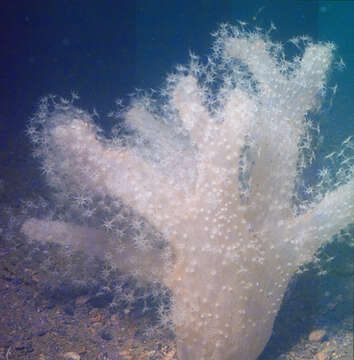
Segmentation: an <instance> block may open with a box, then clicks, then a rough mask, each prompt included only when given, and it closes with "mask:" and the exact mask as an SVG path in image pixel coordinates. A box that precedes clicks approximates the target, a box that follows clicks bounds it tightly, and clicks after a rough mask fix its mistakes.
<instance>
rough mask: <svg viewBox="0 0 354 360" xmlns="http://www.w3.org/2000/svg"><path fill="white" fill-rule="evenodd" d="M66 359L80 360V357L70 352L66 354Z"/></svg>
mask: <svg viewBox="0 0 354 360" xmlns="http://www.w3.org/2000/svg"><path fill="white" fill-rule="evenodd" d="M64 359H67V360H80V355H79V354H78V353H76V352H73V351H70V352H67V353H65V354H64Z"/></svg>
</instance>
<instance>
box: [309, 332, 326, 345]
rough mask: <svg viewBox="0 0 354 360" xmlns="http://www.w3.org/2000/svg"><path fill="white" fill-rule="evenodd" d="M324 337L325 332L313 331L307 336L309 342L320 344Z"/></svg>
mask: <svg viewBox="0 0 354 360" xmlns="http://www.w3.org/2000/svg"><path fill="white" fill-rule="evenodd" d="M325 336H326V331H325V330H314V331H312V332H311V333H310V335H309V341H311V342H320V341H322V340H323V339H324V338H325Z"/></svg>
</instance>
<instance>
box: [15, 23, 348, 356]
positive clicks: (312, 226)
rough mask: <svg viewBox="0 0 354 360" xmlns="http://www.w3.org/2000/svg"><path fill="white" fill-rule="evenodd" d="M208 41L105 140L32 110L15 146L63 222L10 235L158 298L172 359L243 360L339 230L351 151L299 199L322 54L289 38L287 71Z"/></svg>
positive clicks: (74, 122) (231, 39)
mask: <svg viewBox="0 0 354 360" xmlns="http://www.w3.org/2000/svg"><path fill="white" fill-rule="evenodd" d="M213 36H214V37H215V41H214V43H213V48H212V54H211V56H210V57H209V58H208V59H207V60H206V61H204V62H202V61H201V60H200V59H199V58H198V57H197V56H195V55H194V54H191V58H190V63H189V65H188V66H179V67H177V69H176V71H175V72H174V73H173V74H170V75H169V76H168V78H167V85H166V87H165V88H163V89H162V90H161V92H160V93H159V94H158V96H156V95H146V94H140V95H139V94H138V95H137V96H136V97H135V98H134V100H133V101H132V104H131V105H130V106H129V107H128V108H126V109H124V110H122V111H121V112H120V113H119V111H117V112H114V113H113V114H111V115H113V116H116V117H118V118H121V117H124V120H125V128H124V131H123V132H121V133H120V134H119V131H118V129H119V128H118V127H117V128H115V130H114V131H113V133H112V135H111V137H110V138H107V137H105V136H104V135H103V131H102V130H100V129H99V128H98V127H97V125H95V123H94V120H93V115H92V114H89V113H87V112H85V111H83V110H81V109H79V108H77V107H75V106H74V105H73V101H71V100H65V99H57V98H56V97H48V98H46V99H44V100H42V102H41V104H40V108H39V110H38V112H37V113H36V115H35V116H34V118H33V119H32V120H31V123H30V125H29V127H28V130H27V131H28V133H29V134H30V137H31V139H32V142H33V143H34V144H35V156H37V157H38V158H39V159H40V160H41V162H42V169H43V171H44V172H45V175H46V178H47V180H48V184H49V185H50V186H51V187H52V188H53V189H54V190H55V198H56V200H57V201H58V204H60V205H58V207H61V209H66V210H65V211H66V214H68V213H70V211H71V210H70V209H71V208H72V209H76V212H75V214H76V215H75V216H69V215H67V216H65V215H63V214H62V215H61V216H57V217H56V216H52V217H51V218H30V219H28V220H27V221H26V222H25V223H24V224H23V226H22V232H23V233H24V234H25V235H26V236H27V238H28V239H37V240H40V241H51V242H57V243H62V244H65V245H70V246H71V247H73V248H74V249H82V250H83V251H86V252H87V253H89V254H94V255H101V256H103V257H105V258H107V259H108V260H109V261H110V262H111V263H112V264H114V265H115V266H117V267H118V268H119V269H120V270H121V271H122V272H125V273H128V274H131V275H133V276H134V277H136V278H137V279H140V280H141V281H140V283H141V284H143V283H144V282H145V283H146V284H148V283H150V284H151V285H149V286H150V287H149V286H148V287H147V288H148V289H150V291H151V293H152V294H153V295H154V296H157V295H156V291H155V290H154V289H155V288H156V286H157V284H163V285H164V286H166V287H167V288H168V289H169V291H170V294H171V300H170V302H169V303H168V305H166V306H165V307H164V306H163V304H161V306H160V308H159V309H158V312H159V315H160V320H161V324H162V325H164V326H167V327H170V328H172V329H173V331H174V332H175V334H176V341H177V349H178V350H177V351H178V357H179V359H181V360H196V359H199V360H203V359H204V360H226V359H237V360H252V359H256V358H257V356H258V355H259V354H260V353H261V352H262V350H263V348H264V346H265V345H266V343H267V341H268V339H269V337H270V335H271V333H272V327H273V322H274V319H275V316H276V314H277V312H278V310H279V307H280V304H281V301H282V298H283V295H284V293H285V290H286V288H287V285H288V283H289V280H290V278H291V277H292V275H293V274H294V273H295V272H296V271H297V269H298V268H299V267H300V266H301V265H303V264H304V263H306V262H308V261H310V260H311V259H312V258H313V256H314V254H315V252H316V250H317V249H318V248H319V247H321V246H322V245H323V244H325V243H326V242H328V241H330V240H331V238H332V236H333V235H335V234H336V233H338V232H339V231H340V230H341V229H344V228H345V227H346V226H348V225H349V224H350V223H352V222H353V219H354V206H353V205H354V177H353V143H352V140H351V138H350V137H349V138H348V139H346V140H345V141H344V143H343V145H342V149H340V151H341V156H342V157H340V156H339V155H338V154H336V155H333V154H332V155H333V159H334V158H335V157H336V158H337V159H339V160H338V161H339V162H341V163H342V165H340V166H337V169H336V170H333V169H334V168H333V169H331V168H324V169H322V170H320V172H319V174H318V179H317V180H316V181H315V183H314V184H313V185H311V187H310V186H308V187H306V189H305V188H303V190H301V186H300V185H299V184H300V183H301V174H302V173H303V170H304V168H305V167H306V166H308V165H309V163H310V162H311V161H312V159H313V156H314V152H313V150H312V144H313V138H314V136H313V135H316V130H315V127H316V126H315V124H314V123H313V122H312V121H311V120H310V118H309V114H310V112H315V111H316V110H318V109H319V107H320V106H319V105H320V100H321V98H323V95H324V93H325V88H326V77H327V74H328V71H329V69H330V66H331V63H332V62H333V51H334V45H333V44H331V43H314V42H312V41H311V40H310V39H308V38H306V37H301V38H295V39H292V40H290V41H289V43H288V44H287V46H295V47H296V48H298V52H299V54H300V55H299V56H296V57H294V58H293V59H292V60H289V59H287V58H286V56H285V55H284V50H283V46H282V45H281V44H279V43H275V42H272V41H271V40H270V38H269V34H264V33H262V32H261V31H259V30H257V31H254V32H252V31H246V30H245V29H244V28H243V27H241V28H239V27H231V26H228V25H222V26H221V27H220V28H219V30H218V31H217V32H216V33H215V34H213ZM120 129H121V128H120ZM343 154H344V155H345V157H344V155H343ZM331 172H332V173H333V172H335V174H331ZM331 179H332V180H331ZM305 193H306V196H304V194H305ZM301 194H302V195H301ZM70 204H71V205H70ZM72 211H73V212H74V210H72ZM69 218H70V219H69ZM154 234H155V235H154ZM127 238H129V239H128V240H127ZM161 288H163V287H161V285H160V289H161ZM146 296H147V295H146ZM162 325H161V326H162Z"/></svg>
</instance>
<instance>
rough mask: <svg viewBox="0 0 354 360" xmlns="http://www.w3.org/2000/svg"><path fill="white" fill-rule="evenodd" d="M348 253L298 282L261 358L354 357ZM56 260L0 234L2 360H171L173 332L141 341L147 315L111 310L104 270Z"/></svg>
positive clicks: (54, 254)
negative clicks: (102, 274)
mask: <svg viewBox="0 0 354 360" xmlns="http://www.w3.org/2000/svg"><path fill="white" fill-rule="evenodd" d="M333 246H334V245H333ZM336 246H337V247H336V251H337V252H338V244H337V245H336ZM343 246H344V245H343ZM351 250H352V249H350V248H348V249H346V248H345V249H343V250H342V254H341V255H340V254H339V256H341V259H340V260H341V263H342V264H345V265H343V266H338V263H337V264H334V265H331V266H327V270H325V271H324V270H323V269H322V275H319V274H318V270H316V269H315V266H310V267H309V269H308V270H307V271H305V272H303V273H302V274H300V275H298V276H297V277H296V279H295V280H294V281H293V282H292V284H291V286H290V289H289V291H288V293H287V295H286V297H285V300H284V304H283V306H282V309H281V311H280V313H279V316H278V318H277V321H276V324H275V328H274V335H273V337H272V339H271V341H270V343H269V345H268V346H267V348H266V350H265V352H264V353H263V355H262V356H261V358H260V359H261V360H298V359H307V360H309V359H316V360H330V359H342V360H352V359H353V350H352V346H353V318H352V308H351V307H352V303H353V286H352V275H353V274H352V267H351V266H350V265H351V264H352V262H351V261H349V260H348V256H351V255H350V254H351ZM333 251H334V250H333ZM330 253H331V249H327V251H326V256H328V255H329V254H330ZM348 254H349V255H348ZM61 255H62V252H61V250H60V249H58V247H57V246H49V247H41V246H38V247H36V246H35V244H32V245H29V244H27V243H26V242H25V241H23V240H22V239H20V236H19V239H16V241H14V239H11V240H10V239H6V234H4V233H3V234H2V235H0V278H1V281H0V294H1V295H0V359H6V360H15V359H16V360H17V359H18V360H19V359H28V360H55V359H74V360H76V359H82V360H84V359H87V360H104V359H105V360H108V359H109V360H128V359H132V360H139V359H141V360H158V359H159V360H160V359H164V360H167V359H177V355H176V349H175V342H174V338H173V334H171V333H167V332H165V333H164V332H160V333H158V335H155V336H153V337H148V336H147V335H146V333H147V332H146V331H145V329H146V328H148V327H149V325H150V324H151V323H152V322H154V321H155V320H154V314H153V313H149V314H147V315H143V314H142V313H141V312H140V311H139V309H138V308H135V309H133V310H132V311H131V312H130V313H129V314H126V311H125V309H124V306H122V308H119V306H113V305H112V302H113V300H112V299H113V298H114V295H113V294H112V292H110V290H109V286H110V283H109V281H108V280H107V279H103V278H102V276H101V275H100V274H101V270H100V269H102V265H104V264H102V263H100V264H94V262H92V263H85V261H84V262H83V264H82V272H81V273H80V270H79V269H78V267H77V266H76V265H75V270H74V268H73V267H72V265H70V262H72V261H75V262H76V264H78V263H80V261H82V260H83V258H84V257H82V258H81V255H80V254H76V255H74V257H71V259H70V261H69V260H64V259H63V258H61ZM75 257H76V258H75ZM48 259H50V261H48ZM80 259H81V260H80ZM80 266H81V265H80ZM326 271H327V273H325V274H324V273H323V272H326ZM102 289H106V290H104V291H103V290H102ZM107 289H108V290H107ZM112 291H113V290H112ZM316 330H321V331H322V332H319V333H313V331H316ZM311 333H312V336H311V337H310V339H309V335H310V334H311ZM316 335H317V338H316ZM196 360H198V359H196Z"/></svg>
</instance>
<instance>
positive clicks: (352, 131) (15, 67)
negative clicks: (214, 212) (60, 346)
mask: <svg viewBox="0 0 354 360" xmlns="http://www.w3.org/2000/svg"><path fill="white" fill-rule="evenodd" d="M353 20H354V3H353V2H352V1H334V0H333V1H295V0H293V1H291V0H286V1H284V0H279V1H277V0H269V1H252V0H248V1H247V2H246V1H236V0H234V1H232V0H230V1H226V0H219V1H215V0H214V1H211V0H194V1H188V0H184V1H182V0H179V1H177V0H168V1H166V0H165V1H164V0H154V1H146V0H145V1H144V0H136V1H129V0H119V1H118V0H116V1H113V0H111V1H108V0H100V1H94V0H93V1H87V0H86V1H84V0H52V1H40V0H31V1H26V0H22V1H19V0H13V1H11V2H10V1H2V2H1V4H0V49H1V56H0V206H1V208H0V214H1V212H2V211H4V209H5V208H7V207H9V206H10V207H13V208H16V206H18V204H21V201H23V200H24V199H26V198H28V197H31V195H32V194H34V193H38V192H41V191H43V192H45V191H47V190H46V188H45V185H44V183H43V182H42V181H43V180H42V179H41V175H40V171H39V170H38V169H37V167H36V165H37V164H36V163H35V161H34V160H33V159H32V157H31V153H30V151H31V147H30V144H29V142H28V139H27V138H26V136H25V129H26V124H27V122H28V120H29V118H30V117H31V116H32V115H33V113H34V112H35V110H36V108H37V106H38V103H39V100H40V98H41V97H43V96H46V95H48V94H56V95H58V96H62V97H68V98H69V97H70V94H71V93H72V91H75V92H76V93H77V94H78V95H79V96H80V99H79V100H78V102H77V105H78V106H79V107H81V108H83V109H86V110H89V111H94V110H95V111H97V113H98V114H99V119H98V120H97V122H98V123H99V124H100V126H101V127H102V128H103V129H104V130H105V131H107V132H108V131H109V130H110V129H111V127H112V126H113V125H114V124H113V122H112V119H111V118H110V117H108V116H107V115H108V113H109V112H110V111H111V110H112V109H113V108H114V103H115V101H116V100H117V99H121V101H122V102H123V104H125V105H127V104H129V98H130V97H129V94H133V93H136V91H137V89H141V90H150V89H158V88H159V87H161V86H162V84H163V83H164V79H165V77H166V74H167V73H170V72H172V71H173V69H174V67H175V66H176V65H177V64H184V63H187V62H188V60H189V53H190V51H191V52H193V53H195V54H198V55H200V56H201V57H202V58H203V56H207V55H208V54H209V53H210V46H211V43H212V37H211V35H210V33H211V32H213V31H215V30H216V29H217V27H218V25H219V24H221V23H225V22H227V23H230V24H237V23H238V21H244V22H246V23H247V24H249V26H250V28H253V27H254V26H259V27H261V28H263V29H265V30H267V29H270V28H271V23H273V24H274V25H275V27H276V30H273V31H272V34H271V35H272V38H273V39H274V40H276V41H280V42H285V41H287V40H288V39H290V38H291V37H294V36H297V35H309V36H311V37H312V38H313V39H314V40H315V41H332V42H334V43H335V44H336V46H337V51H336V56H337V65H336V66H334V70H333V72H332V73H331V74H330V76H331V78H330V82H329V84H330V85H329V86H330V88H331V89H330V90H329V91H328V92H327V95H326V102H325V105H324V106H323V107H322V109H321V111H320V112H319V113H318V114H316V115H314V119H313V120H314V121H315V122H318V123H319V124H320V127H321V138H319V139H318V148H317V158H318V161H317V162H315V163H314V164H313V165H312V166H311V168H310V169H308V171H307V172H306V173H305V174H304V176H305V177H307V178H306V182H308V183H311V181H313V180H312V179H313V178H314V177H316V174H317V169H319V168H320V167H322V166H324V162H325V161H326V160H324V157H325V155H326V154H330V153H331V152H332V151H335V150H336V149H338V147H339V145H340V144H341V143H342V142H343V141H344V140H345V139H346V138H348V137H349V136H350V135H353V136H354V101H353V94H354V27H353V26H352V24H353ZM247 26H248V25H247ZM287 55H288V56H289V57H291V56H293V55H294V54H293V53H292V52H291V51H290V49H289V51H288V52H287ZM340 58H341V59H342V60H343V62H342V61H341V60H340ZM344 64H345V65H344ZM328 166H331V165H330V163H328ZM3 219H4V217H1V216H0V221H2V220H3ZM0 228H1V229H2V231H1V232H0V236H4V234H5V232H6V231H7V225H6V226H5V224H1V223H0ZM346 236H347V238H348V239H347V241H345V242H340V243H337V242H336V241H335V242H334V243H333V244H330V245H328V246H327V247H326V249H323V250H322V252H321V253H320V255H319V258H320V262H321V264H320V265H318V264H311V265H310V266H309V269H308V271H307V272H305V273H303V274H301V275H299V276H298V278H296V281H295V280H294V281H293V283H292V284H291V289H290V291H289V294H288V296H287V297H286V298H285V301H284V304H283V307H282V309H281V311H280V313H279V315H278V320H277V321H276V324H275V328H274V336H273V338H272V339H271V341H270V343H269V344H268V346H267V348H266V349H265V351H264V354H263V355H262V356H261V358H260V359H275V358H276V356H278V355H279V354H280V353H281V352H282V351H284V352H285V351H288V350H289V348H290V347H291V346H292V345H294V344H296V343H297V342H298V341H299V339H300V338H301V335H302V334H305V333H307V332H309V331H311V330H312V329H316V328H318V327H320V328H323V327H325V328H327V329H329V330H328V333H329V334H330V333H331V332H333V333H336V332H338V331H339V329H341V327H344V326H345V327H346V329H347V330H348V331H351V332H352V331H353V329H352V316H353V281H352V279H353V255H352V254H353V248H352V247H351V246H350V245H349V244H350V243H351V242H353V229H352V228H351V229H349V232H348V234H347V235H346ZM350 237H351V239H350ZM1 241H3V240H1ZM319 268H320V270H319ZM319 273H320V274H319ZM348 319H349V320H348ZM1 332H2V330H1V328H0V347H1V336H2V335H3V334H1ZM289 334H290V335H289ZM289 339H291V341H290V340H289ZM4 347H5V348H6V345H5V346H4ZM14 358H15V357H14Z"/></svg>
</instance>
